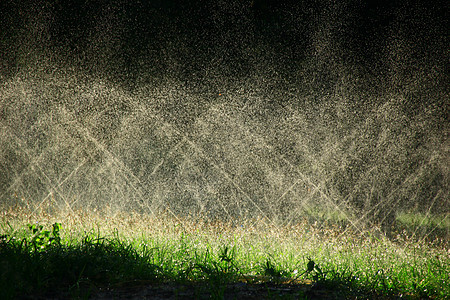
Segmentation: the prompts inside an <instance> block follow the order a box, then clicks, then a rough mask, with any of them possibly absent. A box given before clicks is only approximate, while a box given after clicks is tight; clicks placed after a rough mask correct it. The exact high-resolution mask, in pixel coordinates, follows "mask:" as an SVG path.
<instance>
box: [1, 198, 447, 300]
mask: <svg viewBox="0 0 450 300" xmlns="http://www.w3.org/2000/svg"><path fill="white" fill-rule="evenodd" d="M0 236H1V239H0V260H1V261H0V290H2V293H3V296H4V298H6V299H16V298H28V299H29V298H31V299H43V298H68V299H79V298H82V299H84V298H89V299H106V298H114V297H115V298H128V299H133V298H148V299H177V298H178V299H188V298H199V299H203V298H205V299H210V298H212V299H257V298H259V299H279V298H283V299H357V298H358V299H374V298H381V299H391V298H392V299H394V298H395V299H397V298H400V297H401V298H405V299H427V298H430V299H448V298H449V297H450V275H449V274H450V263H449V262H450V252H449V250H448V244H447V243H446V242H445V241H439V240H436V241H434V242H424V241H420V240H418V239H413V238H411V236H410V235H408V234H407V233H406V232H398V233H397V234H396V237H395V238H392V237H391V238H389V239H388V238H387V237H386V236H385V235H384V234H382V233H381V231H380V230H379V229H377V228H376V227H374V228H371V229H370V230H369V229H366V230H364V231H362V232H361V231H358V232H355V231H354V230H351V229H350V228H344V227H339V226H333V225H330V224H327V225H326V226H325V225H322V224H318V223H313V224H311V223H309V222H307V221H306V220H305V222H303V223H298V224H296V225H295V226H289V227H286V226H277V225H276V224H273V223H270V222H267V221H266V220H264V219H262V218H255V219H253V220H245V221H242V222H239V220H236V221H235V222H232V223H224V222H220V221H211V220H205V219H202V218H184V219H180V218H176V217H174V216H171V217H170V216H167V215H163V214H162V215H159V216H157V217H156V216H149V215H140V214H136V213H124V212H118V213H112V212H95V211H94V212H87V211H71V210H69V211H58V212H52V213H45V212H43V211H41V212H39V213H33V212H31V211H29V210H27V209H26V208H22V207H16V208H14V209H4V210H3V211H2V214H1V218H0ZM391 236H392V235H391ZM394 236H395V235H394Z"/></svg>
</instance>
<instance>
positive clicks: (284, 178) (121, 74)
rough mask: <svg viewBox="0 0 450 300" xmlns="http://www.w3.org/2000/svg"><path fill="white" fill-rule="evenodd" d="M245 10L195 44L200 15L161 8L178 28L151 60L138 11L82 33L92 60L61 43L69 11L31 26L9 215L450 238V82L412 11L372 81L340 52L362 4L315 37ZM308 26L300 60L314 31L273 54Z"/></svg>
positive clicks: (4, 184) (12, 84) (2, 93)
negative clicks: (96, 213)
mask: <svg viewBox="0 0 450 300" xmlns="http://www.w3.org/2000/svg"><path fill="white" fill-rule="evenodd" d="M49 5H50V4H49ZM235 5H238V4H235ZM239 5H241V4H239ZM239 5H238V6H236V7H234V6H232V5H231V4H228V5H225V4H224V5H223V6H220V5H219V7H215V13H216V14H219V15H218V16H216V15H214V14H213V13H211V14H208V16H209V18H210V19H208V20H207V21H208V22H212V24H215V25H214V26H218V28H216V29H214V30H211V31H208V32H198V30H199V28H197V27H196V26H195V25H193V24H190V23H189V24H188V25H186V26H188V27H187V28H189V29H191V31H192V32H181V33H179V32H178V31H182V29H181V28H182V25H180V24H184V23H183V20H185V19H183V18H187V17H186V16H184V17H183V16H180V13H179V12H177V11H175V12H173V11H171V10H170V9H169V8H167V9H168V10H167V12H166V14H164V13H161V12H159V13H158V12H155V11H150V12H149V14H150V16H154V18H150V17H148V16H147V17H148V18H149V19H151V20H153V21H154V22H160V23H157V26H160V27H157V28H160V29H161V30H162V29H163V28H164V31H161V32H160V33H159V34H157V33H155V32H157V30H156V29H154V31H152V34H154V39H157V42H155V43H152V40H151V39H150V38H148V39H149V40H145V41H143V42H142V41H141V42H142V43H144V42H145V43H148V44H145V45H146V46H142V45H141V44H140V43H141V42H138V40H139V39H138V37H134V39H133V40H131V41H129V40H127V38H130V34H131V32H132V30H130V29H129V26H131V25H129V24H128V23H127V21H125V20H128V18H129V17H130V16H129V14H130V8H126V7H125V8H120V7H115V6H111V7H103V8H102V9H101V10H99V11H100V12H98V14H100V15H101V16H102V17H101V18H97V19H98V21H96V22H97V23H95V22H94V23H95V24H90V23H89V24H90V25H89V24H88V25H79V26H78V27H76V28H78V30H79V32H80V33H79V35H80V36H83V37H84V38H86V39H88V40H89V42H87V43H84V44H83V42H81V44H83V46H84V47H85V49H86V50H83V51H81V53H80V52H77V51H79V50H73V47H72V48H71V47H70V46H71V43H70V42H67V44H64V45H63V46H64V47H63V46H60V45H59V44H58V43H56V42H55V41H54V40H53V39H54V37H53V35H52V34H55V33H53V31H54V30H55V29H54V27H55V26H56V25H54V24H60V23H58V21H57V20H58V18H59V17H61V16H60V15H59V13H58V12H59V11H58V8H55V7H52V6H51V5H50V7H44V8H39V9H42V11H41V10H39V9H38V10H37V11H32V12H30V13H29V16H30V18H29V22H28V23H25V25H21V26H23V28H25V29H29V30H31V29H33V30H34V34H30V33H29V32H28V31H24V32H25V33H23V32H22V31H20V30H18V31H17V32H19V33H20V34H19V33H18V34H16V33H15V34H11V35H10V36H9V37H10V39H9V40H8V41H9V42H12V41H14V42H17V43H18V42H19V41H20V40H21V39H22V41H24V40H25V41H27V43H25V44H15V45H13V46H8V47H7V49H8V50H10V51H12V52H14V53H13V54H11V55H10V56H11V57H14V59H15V61H16V65H15V66H16V67H15V68H12V69H11V68H10V69H8V70H10V71H9V73H8V74H6V73H5V74H3V75H2V76H3V77H2V78H3V80H2V85H1V87H0V187H1V188H0V201H1V203H2V204H4V205H6V206H14V205H27V206H29V207H30V208H32V209H33V210H34V211H35V212H38V211H40V209H44V208H45V209H51V208H52V209H67V210H75V209H85V210H94V209H96V210H100V211H104V212H106V213H115V212H117V211H122V210H125V211H136V212H139V213H146V214H154V215H155V216H158V214H161V213H165V214H167V213H168V214H170V215H172V216H174V217H181V216H192V217H195V218H196V217H201V218H211V219H219V220H235V221H236V220H237V221H238V220H240V219H261V220H263V221H264V222H266V223H273V224H276V225H282V224H286V225H287V224H293V223H296V222H299V221H302V220H308V221H311V222H316V221H317V222H319V223H320V222H322V223H327V224H328V223H337V224H342V225H348V226H350V227H352V228H353V229H354V230H363V229H364V228H366V227H367V226H368V225H371V224H381V225H384V227H385V228H386V229H387V228H388V227H389V226H390V225H400V221H399V220H400V217H401V216H402V215H409V216H416V217H417V216H418V217H419V221H418V223H415V225H414V228H413V231H414V232H415V233H416V234H421V235H422V236H427V235H430V234H434V233H436V232H437V233H439V234H444V235H448V227H445V226H446V224H447V226H448V223H449V212H450V205H449V200H448V198H449V186H448V184H449V170H448V167H449V153H448V149H449V147H448V138H447V137H448V121H447V120H446V117H448V101H447V94H446V89H445V87H443V86H442V85H444V86H445V84H443V79H445V75H442V73H440V70H441V69H440V68H441V65H440V63H441V61H440V60H433V59H434V58H433V57H431V58H429V60H430V62H429V61H426V62H423V59H421V60H419V61H415V60H414V59H415V57H414V56H410V54H409V51H413V50H414V51H416V52H418V53H419V52H420V51H422V50H421V49H422V48H420V47H422V46H420V47H419V46H417V47H418V48H419V50H417V49H416V48H417V47H416V46H415V44H414V43H412V42H411V41H409V40H408V37H409V35H408V34H405V33H402V31H401V30H402V28H403V27H402V26H404V27H405V26H406V25H402V20H403V19H402V17H403V15H400V17H398V18H397V19H395V20H396V21H395V22H397V23H395V22H394V23H395V24H394V25H392V24H391V25H389V26H390V27H389V26H387V25H386V26H387V28H388V30H386V31H385V32H384V33H386V32H387V33H389V36H387V37H385V38H384V41H385V42H386V44H385V45H386V49H385V52H384V54H376V55H375V54H374V56H377V55H381V56H383V58H382V59H381V61H382V62H383V63H385V65H383V66H382V67H377V68H375V71H376V72H379V73H376V74H371V73H370V70H372V71H373V70H374V69H371V68H370V65H371V63H367V61H364V63H359V62H358V60H357V59H356V62H355V61H354V60H352V59H348V57H347V56H348V55H350V54H352V53H353V52H351V51H352V47H349V49H350V50H349V49H347V48H346V47H345V45H344V44H345V43H343V42H342V41H341V39H343V37H341V35H342V32H345V31H344V30H345V24H344V25H343V24H341V23H340V22H338V21H337V20H338V19H339V18H340V17H341V15H339V14H341V13H343V14H344V15H345V16H346V18H343V20H344V21H345V20H346V21H345V22H350V21H352V20H353V19H352V18H350V17H349V16H348V15H347V14H345V12H346V11H347V10H349V9H350V8H349V7H347V6H344V7H338V8H336V10H334V8H333V7H331V8H330V7H327V6H325V7H319V8H316V10H315V11H314V12H313V13H311V15H303V18H312V19H311V20H314V22H312V23H311V24H308V25H305V24H303V23H301V24H300V23H299V22H301V20H300V19H295V18H294V15H290V18H288V17H289V15H285V14H287V11H284V10H280V8H277V9H278V10H277V12H278V14H274V15H276V16H277V17H278V18H280V20H282V21H276V22H275V21H273V20H272V19H269V20H267V18H266V17H267V14H268V13H267V12H266V11H264V9H263V10H262V12H259V13H261V14H262V16H260V15H258V14H250V12H251V11H252V10H253V9H256V8H254V7H252V6H245V5H244V6H242V5H241V6H239ZM267 5H269V4H267ZM208 7H209V6H208ZM127 9H128V10H127ZM164 9H166V8H164ZM274 9H275V8H274ZM131 11H132V12H134V10H131ZM280 11H281V12H280ZM283 13H284V14H283ZM161 14H162V15H161ZM280 16H281V17H280ZM66 17H67V16H66ZM171 17H173V20H171ZM327 17H329V18H327ZM86 18H87V17H86ZM158 18H160V19H158ZM230 18H231V19H232V20H234V21H236V20H239V22H241V23H239V22H238V23H236V24H237V25H236V28H235V27H233V26H235V25H233V24H235V23H232V24H228V25H227V24H225V25H224V24H222V23H223V22H226V21H230ZM233 18H234V19H233ZM299 18H300V17H299ZM423 18H425V17H423ZM97 19H96V20H97ZM55 20H56V21H55ZM155 20H159V21H155ZM302 20H303V19H302ZM349 20H350V21H349ZM207 21H205V22H206V23H208V22H207ZM353 21H354V20H353ZM136 22H138V23H139V21H136ZM220 22H222V23H220ZM277 22H278V23H277ZM283 22H284V23H283ZM302 22H305V21H302ZM306 23H307V22H306ZM350 23H351V22H350ZM62 24H64V25H67V26H70V25H71V23H70V22H69V21H65V23H64V22H63V23H62ZM208 24H209V23H208ZM249 24H251V25H252V26H250V27H249V28H247V30H244V29H243V28H244V27H245V26H247V25H249ZM255 24H256V25H255ZM383 24H384V23H383ZM288 25H289V26H288ZM80 26H86V28H84V27H80ZM89 26H90V27H89ZM133 26H135V27H136V28H138V29H139V28H141V27H140V25H139V24H137V25H136V24H134V23H133ZM211 26H212V25H211ZM277 26H281V27H277ZM283 26H284V27H283ZM301 26H304V28H306V29H307V30H308V34H306V35H305V37H307V38H309V40H308V41H307V42H304V41H303V43H304V44H305V45H302V47H303V48H302V51H300V52H301V54H299V53H298V52H299V51H297V52H295V51H294V50H292V49H293V45H298V43H300V38H299V36H298V35H296V34H297V33H289V34H291V35H289V34H288V35H287V37H286V40H287V42H286V43H287V45H282V44H281V45H280V44H276V43H274V44H273V45H272V44H271V43H272V42H273V41H274V40H276V37H274V36H275V35H276V34H277V31H278V33H279V32H284V31H283V30H287V31H289V30H299V31H300V28H303V27H301ZM63 27H64V26H60V27H58V28H63ZM135 27H132V28H135ZM336 27H339V28H338V29H336ZM80 28H81V29H80ZM280 28H281V29H280ZM398 28H400V29H398ZM306 29H305V30H306ZM394 29H398V32H396V31H394ZM52 30H53V31H52ZM195 30H197V31H195ZM233 30H235V31H236V32H235V31H233ZM289 32H290V31H289ZM36 33H38V34H36ZM81 33H83V34H84V35H81ZM221 33H223V34H224V35H223V36H221ZM377 33H380V32H377ZM58 34H61V35H63V36H64V33H58ZM258 34H259V35H258ZM286 34H287V33H286ZM301 34H302V35H304V33H301ZM380 34H381V33H380ZM402 34H403V36H402ZM205 36H206V41H203V40H202V39H201V37H205ZM211 36H212V37H211ZM405 36H406V37H405ZM218 37H221V40H218V41H217V43H218V44H219V45H215V44H214V43H213V42H211V41H213V40H214V39H215V38H218ZM271 38H272V40H270V39H271ZM5 39H6V38H5ZM234 39H236V40H238V42H234ZM260 39H261V40H260ZM297 39H298V40H297ZM366 39H367V38H364V39H363V40H359V41H360V42H363V41H365V40H366ZM381 39H382V38H380V40H381ZM42 40H44V42H45V41H50V42H51V43H49V44H51V46H49V47H48V48H46V47H45V43H44V42H43V41H42ZM200 40H202V42H200ZM344 40H345V39H344ZM350 40H351V39H350ZM196 41H197V42H198V43H200V44H196ZM366 42H367V41H366ZM413 42H414V41H413ZM127 43H129V44H130V47H132V48H131V50H130V49H129V48H127V45H128V44H127ZM43 44H44V45H43ZM37 45H40V46H39V47H38V46H37ZM58 45H59V46H58ZM199 45H200V46H199ZM41 46H42V47H41ZM21 47H22V48H21ZM133 47H134V48H133ZM280 47H281V48H280ZM299 47H300V46H299ZM366 47H369V46H367V45H366ZM374 47H375V48H376V46H370V47H369V48H370V49H372V50H373V48H374ZM61 49H63V50H61ZM117 49H119V50H117ZM280 49H289V51H287V50H286V53H284V52H283V51H280ZM197 50H198V51H199V53H197V54H195V51H197ZM347 50H348V51H349V53H350V54H348V53H347V52H346V51H347ZM27 51H28V52H27ZM64 51H67V53H65V52H64ZM146 51H147V52H146ZM152 51H154V53H153V52H152ZM208 51H211V53H212V54H211V53H210V54H206V53H207V52H208ZM25 52H27V54H24V53H25ZM373 52H374V53H377V51H375V50H373ZM425 52H426V51H425ZM420 53H422V52H420ZM420 53H419V54H418V55H420ZM416 54H417V53H416ZM289 55H292V58H291V60H290V59H289V57H285V56H289ZM352 55H354V57H360V58H361V56H358V55H357V54H354V53H353V54H352ZM203 56H204V57H203ZM11 59H13V58H11ZM127 59H130V60H131V62H127V61H126V60H127ZM361 59H362V58H361ZM373 59H375V58H373ZM420 63H423V64H420ZM411 64H412V65H413V66H411ZM361 65H365V68H363V67H361ZM385 66H387V67H385ZM11 70H13V71H11ZM384 71H386V72H388V73H383V72H384ZM411 72H414V74H411ZM379 77H380V78H382V79H379ZM430 220H435V221H433V222H431V221H430ZM426 224H427V226H424V225H426Z"/></svg>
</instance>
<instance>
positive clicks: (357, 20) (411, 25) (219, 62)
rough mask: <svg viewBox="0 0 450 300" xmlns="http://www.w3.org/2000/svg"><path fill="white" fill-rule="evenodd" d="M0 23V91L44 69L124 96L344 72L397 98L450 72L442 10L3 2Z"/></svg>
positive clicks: (405, 5)
mask: <svg viewBox="0 0 450 300" xmlns="http://www.w3.org/2000/svg"><path fill="white" fill-rule="evenodd" d="M0 14H1V28H0V32H1V37H0V40H1V46H0V47H1V48H0V51H1V53H2V55H1V76H2V79H3V80H5V79H6V78H9V77H11V76H13V75H14V74H16V73H17V72H18V71H20V70H23V69H24V68H30V65H36V64H39V61H41V60H50V61H51V62H50V64H52V65H55V64H59V65H68V64H69V65H72V66H74V67H76V68H80V69H81V70H82V71H83V72H87V73H90V74H95V75H101V76H104V77H106V78H108V79H110V80H112V81H116V82H118V83H120V84H123V85H125V86H128V87H130V88H133V87H135V86H136V85H139V84H142V83H148V82H153V81H155V80H159V79H161V77H171V76H172V77H173V76H176V77H178V78H179V79H181V80H184V81H186V82H189V83H191V84H198V82H199V81H200V82H201V81H203V82H212V81H215V80H216V77H221V78H222V80H224V78H227V80H228V79H231V80H240V79H242V78H245V77H247V76H249V75H250V74H252V73H254V72H255V70H258V72H262V73H264V75H266V76H269V77H281V78H283V80H289V81H294V82H295V81H297V82H299V81H300V80H302V79H304V78H301V77H302V76H303V77H305V76H308V77H311V78H310V79H311V80H314V79H315V78H316V79H317V78H318V79H317V80H315V82H316V83H318V84H319V85H320V87H323V88H325V87H327V85H329V84H330V82H333V81H335V80H336V79H337V77H338V76H340V75H342V74H338V73H339V70H338V69H339V67H338V66H346V67H347V68H349V69H351V70H352V72H353V73H357V74H359V75H358V76H359V77H360V79H361V80H362V79H365V80H366V84H367V80H369V81H370V84H367V85H370V87H371V88H374V87H375V88H377V89H381V88H386V84H388V85H389V86H390V87H392V85H394V87H393V88H397V89H402V88H404V87H405V85H408V84H410V82H411V81H414V80H415V79H414V77H421V78H423V77H429V76H434V77H433V79H435V80H438V81H443V80H444V78H441V77H442V76H444V74H445V73H446V69H445V68H446V67H447V62H448V53H447V52H448V50H447V49H448V42H447V40H448V22H447V20H448V2H447V1H356V0H355V1H271V0H257V1H251V0H248V1H247V0H239V1H235V0H233V1H209V0H204V1H173V0H169V1H64V0H60V1H8V0H7V1H2V4H1V13H0ZM302 71H303V72H302ZM436 73H438V74H440V75H439V76H437V75H436ZM393 77H397V78H393ZM443 85H444V84H441V86H443ZM316 88H318V86H316ZM433 88H437V87H436V86H433Z"/></svg>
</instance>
